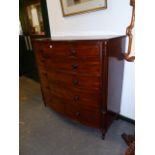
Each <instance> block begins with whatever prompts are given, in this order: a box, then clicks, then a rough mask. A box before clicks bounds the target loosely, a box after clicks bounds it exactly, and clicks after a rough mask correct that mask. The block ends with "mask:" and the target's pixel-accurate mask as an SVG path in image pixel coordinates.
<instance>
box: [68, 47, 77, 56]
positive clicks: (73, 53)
mask: <svg viewBox="0 0 155 155" xmlns="http://www.w3.org/2000/svg"><path fill="white" fill-rule="evenodd" d="M70 54H71V55H72V56H76V54H77V53H76V50H75V49H73V48H72V49H71V50H70Z"/></svg>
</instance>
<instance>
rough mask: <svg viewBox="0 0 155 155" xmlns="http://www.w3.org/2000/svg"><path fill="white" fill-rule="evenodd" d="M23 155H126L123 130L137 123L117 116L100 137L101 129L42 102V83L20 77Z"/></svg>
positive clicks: (21, 143)
mask: <svg viewBox="0 0 155 155" xmlns="http://www.w3.org/2000/svg"><path fill="white" fill-rule="evenodd" d="M19 82H20V155H124V152H125V149H126V148H127V146H126V144H125V143H124V141H123V140H122V138H121V134H122V133H123V132H127V133H131V134H132V133H134V125H132V124H130V123H127V122H125V121H122V120H116V121H115V122H114V123H113V124H112V126H111V127H110V129H109V130H108V133H107V135H106V138H105V140H102V139H101V133H100V131H99V130H98V129H93V128H89V127H86V126H83V125H80V124H78V123H75V122H73V121H70V120H68V119H66V118H64V117H62V116H60V115H59V114H57V113H55V112H54V111H52V110H51V109H49V108H48V107H45V106H44V104H43V100H42V96H41V92H40V85H39V84H38V83H37V82H35V81H32V80H30V79H28V78H26V77H20V81H19Z"/></svg>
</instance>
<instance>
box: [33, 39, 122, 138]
mask: <svg viewBox="0 0 155 155" xmlns="http://www.w3.org/2000/svg"><path fill="white" fill-rule="evenodd" d="M33 47H34V51H35V56H36V63H37V66H38V71H39V76H40V83H41V90H42V95H43V99H44V103H45V105H46V106H49V107H51V108H52V109H53V110H55V111H56V112H58V113H61V114H62V115H64V116H66V117H68V118H70V119H72V120H74V121H77V122H80V123H82V124H84V125H87V126H90V127H95V128H99V129H101V131H102V136H103V138H104V136H105V133H106V131H107V129H108V127H109V125H110V124H111V122H112V120H113V118H114V117H113V116H115V114H117V113H119V111H120V100H121V88H122V79H123V67H124V61H123V59H122V53H123V52H124V50H125V48H124V47H125V37H118V38H111V39H106V40H81V41H80V40H77V41H52V40H51V39H37V40H34V41H33Z"/></svg>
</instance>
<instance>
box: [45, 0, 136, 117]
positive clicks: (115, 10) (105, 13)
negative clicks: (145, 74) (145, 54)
mask: <svg viewBox="0 0 155 155" xmlns="http://www.w3.org/2000/svg"><path fill="white" fill-rule="evenodd" d="M46 1H47V7H48V14H49V22H50V28H51V37H52V38H53V39H55V38H61V37H63V38H64V37H67V36H85V35H87V36H89V35H116V34H117V35H124V34H125V31H126V27H127V26H128V24H129V22H130V18H131V7H130V6H129V0H107V1H108V9H106V10H100V11H96V12H91V13H86V14H81V15H74V16H69V17H63V16H62V11H61V5H60V1H59V0H46ZM121 114H122V115H124V116H126V117H129V118H132V119H134V63H127V62H126V63H125V71H124V81H123V93H122V106H121Z"/></svg>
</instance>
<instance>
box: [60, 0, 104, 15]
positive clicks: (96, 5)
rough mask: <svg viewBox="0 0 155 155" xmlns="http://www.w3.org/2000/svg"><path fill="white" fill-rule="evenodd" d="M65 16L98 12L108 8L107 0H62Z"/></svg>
mask: <svg viewBox="0 0 155 155" xmlns="http://www.w3.org/2000/svg"><path fill="white" fill-rule="evenodd" d="M60 2H61V7H62V12H63V16H70V15H75V14H81V13H86V12H90V11H97V10H101V9H106V8H107V0H60Z"/></svg>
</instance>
